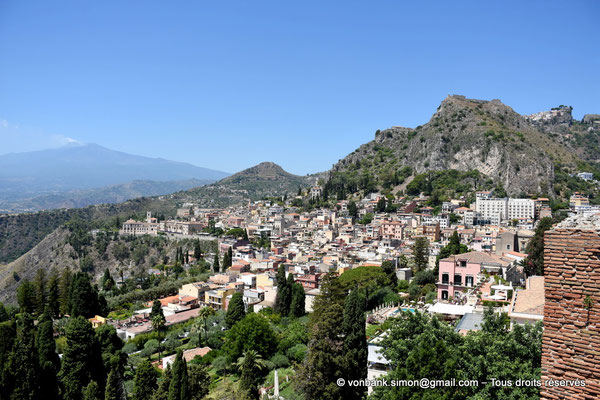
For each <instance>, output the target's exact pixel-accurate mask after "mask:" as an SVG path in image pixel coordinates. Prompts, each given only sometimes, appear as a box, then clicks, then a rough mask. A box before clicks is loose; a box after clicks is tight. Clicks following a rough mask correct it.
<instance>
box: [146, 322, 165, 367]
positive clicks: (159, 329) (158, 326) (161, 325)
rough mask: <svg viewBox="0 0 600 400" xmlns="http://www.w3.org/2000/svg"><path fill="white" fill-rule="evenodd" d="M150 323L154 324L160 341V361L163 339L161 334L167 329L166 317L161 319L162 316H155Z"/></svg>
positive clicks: (153, 327)
mask: <svg viewBox="0 0 600 400" xmlns="http://www.w3.org/2000/svg"><path fill="white" fill-rule="evenodd" d="M150 322H151V323H152V329H154V330H155V331H156V333H157V334H158V339H159V344H158V361H160V348H161V345H160V338H161V333H162V331H163V330H164V328H165V324H166V319H165V317H164V315H163V316H162V317H161V316H160V315H155V316H153V317H152V318H151V320H150Z"/></svg>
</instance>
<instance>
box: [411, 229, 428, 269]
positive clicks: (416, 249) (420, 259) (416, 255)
mask: <svg viewBox="0 0 600 400" xmlns="http://www.w3.org/2000/svg"><path fill="white" fill-rule="evenodd" d="M428 255H429V243H428V241H427V239H426V238H424V237H418V238H416V239H415V244H414V245H413V262H414V264H415V270H416V271H417V272H418V271H423V270H424V269H426V268H427V264H428V260H427V257H428Z"/></svg>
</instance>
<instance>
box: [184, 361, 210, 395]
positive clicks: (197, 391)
mask: <svg viewBox="0 0 600 400" xmlns="http://www.w3.org/2000/svg"><path fill="white" fill-rule="evenodd" d="M210 383H211V379H210V375H209V374H208V371H207V370H206V366H205V365H202V364H190V365H188V389H189V393H190V396H191V397H190V399H191V400H202V399H203V398H204V397H206V396H207V395H208V389H209V386H210Z"/></svg>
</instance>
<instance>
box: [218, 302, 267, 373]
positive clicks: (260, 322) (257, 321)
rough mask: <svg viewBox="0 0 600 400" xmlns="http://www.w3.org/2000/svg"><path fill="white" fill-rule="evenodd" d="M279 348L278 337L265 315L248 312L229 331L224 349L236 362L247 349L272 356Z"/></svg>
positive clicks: (231, 359)
mask: <svg viewBox="0 0 600 400" xmlns="http://www.w3.org/2000/svg"><path fill="white" fill-rule="evenodd" d="M276 348H277V337H276V336H275V332H274V331H273V329H272V328H271V326H270V325H269V322H268V321H267V319H266V318H265V317H263V316H262V315H259V314H255V313H248V314H246V316H245V317H244V319H242V320H241V321H239V322H238V323H237V324H235V325H234V326H233V327H232V328H231V329H230V330H228V331H227V334H226V341H225V344H224V345H223V351H224V352H225V354H227V356H228V357H229V360H230V361H231V362H234V361H235V360H237V359H238V358H239V357H241V356H242V353H244V352H245V351H247V350H255V351H256V352H257V353H258V354H260V355H261V356H263V357H265V358H268V357H270V356H271V355H272V354H273V352H274V351H275V349H276Z"/></svg>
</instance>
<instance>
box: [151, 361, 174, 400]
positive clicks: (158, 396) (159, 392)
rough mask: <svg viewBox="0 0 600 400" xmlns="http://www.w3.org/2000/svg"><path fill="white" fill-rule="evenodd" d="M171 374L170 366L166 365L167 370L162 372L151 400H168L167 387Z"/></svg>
mask: <svg viewBox="0 0 600 400" xmlns="http://www.w3.org/2000/svg"><path fill="white" fill-rule="evenodd" d="M172 376H173V373H172V372H171V364H167V368H166V369H165V370H164V372H163V375H162V378H160V380H159V382H158V389H156V392H154V396H152V400H168V398H169V385H170V384H171V378H172Z"/></svg>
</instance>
